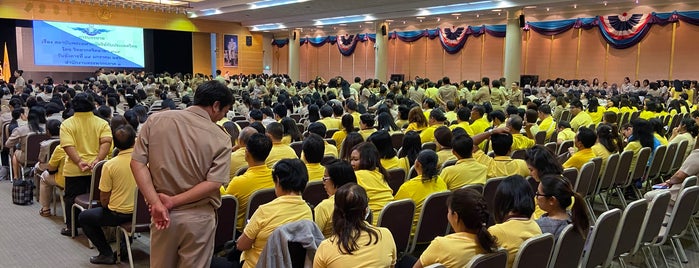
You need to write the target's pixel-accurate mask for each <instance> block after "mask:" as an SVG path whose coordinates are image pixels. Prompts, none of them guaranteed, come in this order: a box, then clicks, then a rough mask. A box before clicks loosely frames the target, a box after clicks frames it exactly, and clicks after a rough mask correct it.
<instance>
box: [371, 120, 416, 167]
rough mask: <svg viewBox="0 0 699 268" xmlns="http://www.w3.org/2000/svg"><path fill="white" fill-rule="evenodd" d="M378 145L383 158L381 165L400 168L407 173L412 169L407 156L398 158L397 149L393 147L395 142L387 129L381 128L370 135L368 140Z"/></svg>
mask: <svg viewBox="0 0 699 268" xmlns="http://www.w3.org/2000/svg"><path fill="white" fill-rule="evenodd" d="M367 141H369V142H371V143H373V144H374V146H376V149H377V150H379V158H381V165H382V166H383V167H384V168H385V169H386V170H389V169H394V168H399V169H402V170H403V171H405V172H406V173H407V172H408V170H409V169H410V164H412V163H408V159H407V158H398V156H397V153H396V150H394V149H393V142H392V141H391V135H390V134H388V132H387V131H385V130H379V131H376V132H374V133H373V134H371V135H370V136H369V140H367Z"/></svg>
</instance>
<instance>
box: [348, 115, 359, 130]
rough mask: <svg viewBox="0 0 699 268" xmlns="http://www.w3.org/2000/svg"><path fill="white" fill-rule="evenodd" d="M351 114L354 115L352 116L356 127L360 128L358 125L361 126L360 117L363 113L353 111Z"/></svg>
mask: <svg viewBox="0 0 699 268" xmlns="http://www.w3.org/2000/svg"><path fill="white" fill-rule="evenodd" d="M350 115H352V117H354V122H353V123H354V127H356V128H358V127H359V122H360V120H359V117H360V116H361V114H359V113H358V112H353V113H351V114H350Z"/></svg>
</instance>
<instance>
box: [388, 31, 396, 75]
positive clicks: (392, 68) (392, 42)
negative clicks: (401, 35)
mask: <svg viewBox="0 0 699 268" xmlns="http://www.w3.org/2000/svg"><path fill="white" fill-rule="evenodd" d="M386 49H387V50H388V56H386V58H387V59H386V72H387V73H388V75H389V77H390V75H391V74H395V73H396V59H397V58H396V39H389V40H388V44H386Z"/></svg>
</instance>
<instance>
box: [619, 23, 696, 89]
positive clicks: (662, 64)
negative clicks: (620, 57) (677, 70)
mask: <svg viewBox="0 0 699 268" xmlns="http://www.w3.org/2000/svg"><path fill="white" fill-rule="evenodd" d="M694 38H696V36H694ZM671 44H672V25H667V26H664V27H663V26H660V25H653V27H652V28H651V29H650V31H649V32H648V34H647V35H646V37H644V39H643V40H642V41H641V43H640V44H639V45H640V49H641V56H640V58H639V60H640V61H639V63H640V64H639V66H638V75H637V76H636V75H634V76H629V77H630V78H631V80H640V81H643V79H648V80H651V81H652V80H659V79H667V78H668V74H669V73H668V72H669V70H670V48H671ZM630 49H632V50H637V49H638V45H637V47H633V48H630ZM675 53H677V52H675ZM692 54H694V53H692ZM675 55H678V54H675ZM680 55H681V54H680ZM634 68H635V66H634Z"/></svg>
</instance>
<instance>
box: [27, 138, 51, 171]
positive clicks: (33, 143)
mask: <svg viewBox="0 0 699 268" xmlns="http://www.w3.org/2000/svg"><path fill="white" fill-rule="evenodd" d="M49 138H51V137H50V136H49V135H48V134H47V133H32V134H29V135H27V137H26V139H27V142H26V143H25V146H27V147H26V148H22V150H24V152H25V154H24V156H25V157H26V159H23V160H24V165H25V166H33V165H34V164H36V163H37V162H39V149H40V148H41V142H42V141H45V140H48V139H49Z"/></svg>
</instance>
